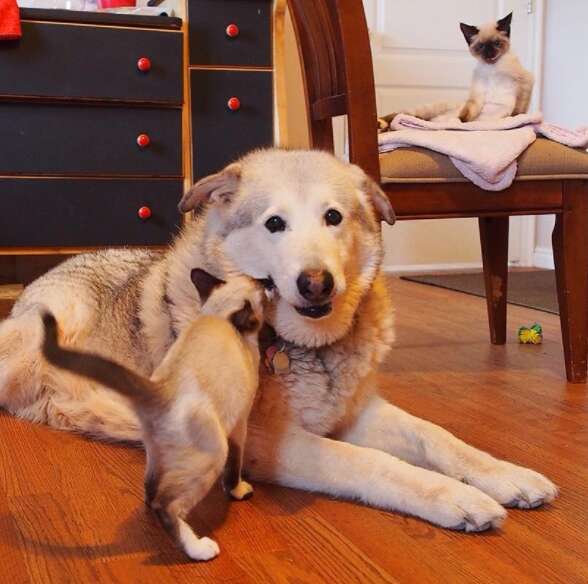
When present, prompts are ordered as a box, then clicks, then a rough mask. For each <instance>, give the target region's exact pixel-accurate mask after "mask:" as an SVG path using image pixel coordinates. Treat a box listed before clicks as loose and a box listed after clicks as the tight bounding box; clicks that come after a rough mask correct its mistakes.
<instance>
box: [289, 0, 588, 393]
mask: <svg viewBox="0 0 588 584" xmlns="http://www.w3.org/2000/svg"><path fill="white" fill-rule="evenodd" d="M288 6H289V9H290V13H291V15H292V21H293V24H294V30H295V34H296V39H297V43H298V48H299V53H300V57H301V63H302V71H303V77H304V83H305V96H306V100H307V107H308V112H309V116H308V117H309V124H310V128H309V132H310V136H311V145H312V147H313V148H319V149H325V150H330V151H332V150H333V128H332V118H334V117H336V116H340V115H344V114H347V116H348V120H347V123H348V136H349V154H350V160H351V161H352V162H354V163H356V164H358V165H359V166H361V167H362V168H363V169H364V170H365V171H366V172H367V173H368V174H369V175H371V176H372V177H373V178H374V179H375V180H377V181H379V182H381V184H382V188H383V189H384V190H385V192H386V193H387V195H388V196H389V198H390V201H391V202H392V205H393V207H394V209H395V211H396V215H397V217H398V219H400V220H406V219H433V218H434V219H439V218H453V217H478V221H479V228H480V240H481V246H482V258H483V265H484V278H485V283H486V293H487V305H488V316H489V324H490V337H491V341H492V343H494V344H497V345H500V344H504V343H505V342H506V288H507V275H508V272H507V267H508V266H507V260H508V226H509V216H511V215H540V214H552V213H553V214H555V215H556V224H555V229H554V231H553V249H554V256H555V265H556V276H557V290H558V300H559V307H560V315H561V330H562V338H563V347H564V353H565V363H566V372H567V378H568V381H570V382H572V383H584V382H586V372H587V362H586V359H587V353H588V340H587V339H588V232H587V227H588V154H586V153H585V152H583V151H580V150H574V149H571V148H566V147H564V146H561V145H559V144H556V143H554V142H550V141H548V140H544V139H538V140H537V141H536V142H535V144H533V145H532V146H531V147H530V148H529V149H528V150H527V152H526V153H525V154H524V155H523V156H522V157H521V159H520V161H519V172H518V176H517V179H516V181H515V183H514V184H513V185H512V186H511V187H510V188H509V189H507V190H505V191H501V192H499V193H490V192H487V191H483V190H481V189H479V188H478V187H476V186H474V185H473V184H472V183H469V182H466V181H464V179H463V177H462V176H461V175H460V174H459V173H458V172H457V170H456V169H455V168H454V167H453V165H452V164H451V162H450V161H449V159H448V158H447V157H445V156H443V155H440V154H436V153H433V152H430V151H427V150H423V149H419V148H406V149H401V150H398V151H395V152H392V153H388V154H385V155H381V156H380V155H379V154H378V144H377V135H376V129H375V128H376V122H375V120H376V96H375V88H374V76H373V65H372V56H371V49H370V42H369V34H368V28H367V24H366V20H365V15H364V11H363V6H362V2H361V0H312V1H310V0H288Z"/></svg>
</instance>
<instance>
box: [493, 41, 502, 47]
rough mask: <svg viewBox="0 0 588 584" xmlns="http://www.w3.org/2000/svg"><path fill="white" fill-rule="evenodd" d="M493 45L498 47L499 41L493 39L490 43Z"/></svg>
mask: <svg viewBox="0 0 588 584" xmlns="http://www.w3.org/2000/svg"><path fill="white" fill-rule="evenodd" d="M492 44H493V45H494V46H495V47H499V46H500V41H494V42H493V43H492Z"/></svg>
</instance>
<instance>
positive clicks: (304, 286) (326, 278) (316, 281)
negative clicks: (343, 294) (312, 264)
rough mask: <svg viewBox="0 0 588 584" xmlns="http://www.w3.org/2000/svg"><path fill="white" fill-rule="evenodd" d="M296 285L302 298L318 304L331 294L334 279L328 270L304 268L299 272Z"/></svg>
mask: <svg viewBox="0 0 588 584" xmlns="http://www.w3.org/2000/svg"><path fill="white" fill-rule="evenodd" d="M296 285H297V286H298V292H300V295H301V296H302V297H303V298H304V299H306V300H308V301H310V302H314V303H315V304H318V303H320V302H324V301H325V300H328V298H329V297H330V296H331V293H332V292H333V288H334V287H335V280H334V279H333V275H332V274H331V272H329V271H328V270H306V271H304V272H301V273H300V275H299V276H298V279H297V280H296Z"/></svg>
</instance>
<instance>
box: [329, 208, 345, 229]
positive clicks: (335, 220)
mask: <svg viewBox="0 0 588 584" xmlns="http://www.w3.org/2000/svg"><path fill="white" fill-rule="evenodd" d="M325 221H326V222H327V225H339V223H341V221H343V215H341V213H340V212H339V211H337V209H329V210H328V211H327V212H326V213H325Z"/></svg>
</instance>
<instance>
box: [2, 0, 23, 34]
mask: <svg viewBox="0 0 588 584" xmlns="http://www.w3.org/2000/svg"><path fill="white" fill-rule="evenodd" d="M21 36H22V32H21V30H20V13H19V10H18V6H17V5H16V0H0V40H12V39H19V38H20V37H21Z"/></svg>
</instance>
